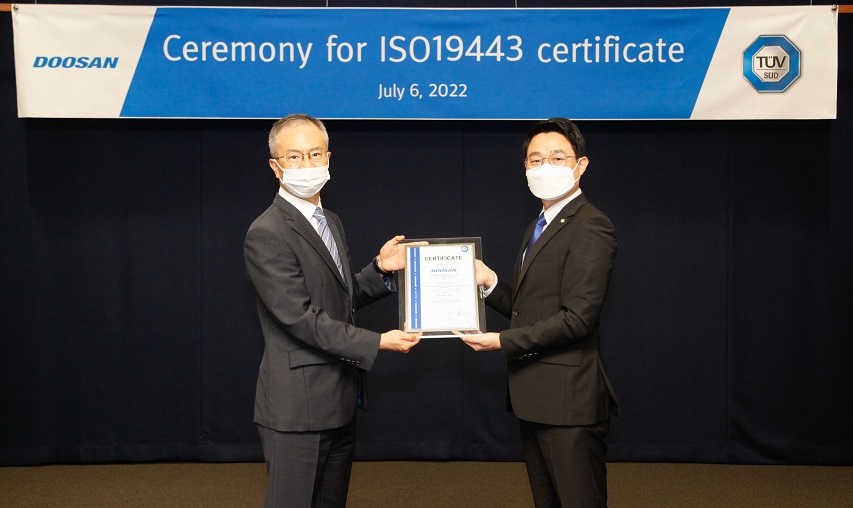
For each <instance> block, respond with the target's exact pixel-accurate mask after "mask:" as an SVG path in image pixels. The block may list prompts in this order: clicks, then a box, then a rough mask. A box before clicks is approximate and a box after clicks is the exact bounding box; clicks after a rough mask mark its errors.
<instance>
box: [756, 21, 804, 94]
mask: <svg viewBox="0 0 853 508" xmlns="http://www.w3.org/2000/svg"><path fill="white" fill-rule="evenodd" d="M743 77H744V78H746V80H747V81H749V84H751V85H752V87H753V88H755V89H756V90H757V91H758V92H759V93H773V92H784V91H785V90H787V89H788V87H789V86H791V84H792V83H793V82H794V81H796V80H797V78H799V77H800V50H799V49H798V48H797V47H796V46H794V44H793V43H792V42H791V41H789V40H788V38H787V37H785V36H784V35H762V36H759V37H758V38H757V39H755V41H753V43H752V44H750V45H749V47H747V48H746V49H745V50H744V52H743Z"/></svg>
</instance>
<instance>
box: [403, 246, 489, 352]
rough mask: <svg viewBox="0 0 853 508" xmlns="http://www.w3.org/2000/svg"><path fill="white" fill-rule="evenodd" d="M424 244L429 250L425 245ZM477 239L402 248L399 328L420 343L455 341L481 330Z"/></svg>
mask: <svg viewBox="0 0 853 508" xmlns="http://www.w3.org/2000/svg"><path fill="white" fill-rule="evenodd" d="M423 242H427V245H423ZM479 244H480V239H479V238H444V239H435V238H433V239H427V240H420V241H418V242H417V244H415V245H406V244H403V247H404V248H405V250H406V268H405V270H404V273H405V276H404V277H403V279H404V280H403V282H402V283H400V282H399V279H398V285H399V286H400V289H401V291H400V325H401V329H402V330H405V331H407V332H421V333H422V334H423V335H422V337H424V338H429V337H459V336H462V335H467V334H471V333H480V332H481V331H484V330H485V305H484V302H483V299H482V298H481V292H480V288H479V287H478V286H477V279H476V272H475V269H476V260H477V259H478V258H479V257H480V255H479V252H480V249H479V248H478V247H479Z"/></svg>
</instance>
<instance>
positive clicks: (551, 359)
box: [536, 349, 583, 367]
mask: <svg viewBox="0 0 853 508" xmlns="http://www.w3.org/2000/svg"><path fill="white" fill-rule="evenodd" d="M582 359H583V351H582V350H580V349H567V350H564V351H555V352H553V353H548V354H545V355H541V356H540V358H538V359H537V360H536V361H537V362H538V363H551V364H554V365H568V366H571V367H578V366H580V364H581V360H582Z"/></svg>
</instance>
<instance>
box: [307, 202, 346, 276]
mask: <svg viewBox="0 0 853 508" xmlns="http://www.w3.org/2000/svg"><path fill="white" fill-rule="evenodd" d="M314 218H315V219H317V233H318V234H319V235H320V239H321V240H323V243H325V244H326V248H327V249H329V254H331V255H332V259H333V260H334V261H335V264H336V265H337V266H338V271H339V272H341V277H343V278H344V282H345V283H346V280H347V278H346V277H345V276H344V268H343V266H341V255H340V254H339V253H338V246H337V244H336V243H335V239H334V237H332V230H330V229H329V223H328V222H326V216H325V215H323V209H322V208H320V207H319V206H318V207H317V208H316V209H315V210H314Z"/></svg>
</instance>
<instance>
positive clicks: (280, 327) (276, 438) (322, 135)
mask: <svg viewBox="0 0 853 508" xmlns="http://www.w3.org/2000/svg"><path fill="white" fill-rule="evenodd" d="M328 147H329V136H328V134H327V132H326V128H325V126H324V125H323V123H322V122H320V121H319V120H317V119H315V118H312V117H310V116H308V115H301V114H299V115H290V116H287V117H285V118H282V119H281V120H279V121H277V122H276V123H275V124H274V125H273V127H272V130H271V131H270V135H269V148H270V161H269V164H270V167H271V168H272V170H273V172H274V173H275V175H276V179H277V180H278V182H279V191H278V195H276V197H275V200H274V201H273V204H272V206H270V207H269V208H268V209H267V210H266V211H265V212H264V213H262V214H261V215H260V216H259V217H258V218H257V219H256V220H255V221H254V222H253V223H252V225H251V227H250V228H249V231H248V233H247V234H246V239H245V243H244V246H243V254H244V257H245V261H246V270H247V272H248V274H249V278H250V279H251V281H252V284H253V285H254V287H255V290H256V292H257V302H258V315H259V316H260V321H261V329H262V331H263V335H264V356H263V359H262V360H261V366H260V369H259V372H258V384H257V391H256V394H255V423H257V425H258V430H259V432H260V435H261V444H262V445H263V450H264V459H265V461H266V465H267V471H268V473H269V477H268V480H267V489H266V494H265V497H264V506H267V507H283V506H292V507H309V506H311V507H343V506H344V505H345V504H346V497H347V490H348V487H349V478H350V472H351V469H352V460H353V454H354V449H355V410H356V406H357V405H362V406H364V405H366V402H367V399H366V391H365V388H366V386H365V384H364V372H365V371H368V370H370V368H371V367H372V366H373V361H374V360H375V358H376V354H377V351H378V350H380V349H384V350H393V351H399V352H404V353H406V352H408V351H409V350H410V349H411V348H412V347H413V346H414V345H415V344H417V342H418V340H419V336H418V335H417V334H408V333H404V332H402V331H400V330H392V331H389V332H386V333H383V334H381V335H380V334H379V333H376V332H372V331H369V330H365V329H363V328H358V327H356V326H355V311H356V309H357V308H359V307H362V306H364V305H366V304H368V303H371V302H373V301H375V300H377V299H379V298H381V297H383V296H386V295H388V294H390V293H391V292H392V290H393V289H395V288H394V287H393V283H394V281H393V279H392V272H394V271H395V270H398V269H400V268H403V266H404V264H405V255H404V253H403V249H402V247H399V246H398V244H399V242H400V241H401V240H403V238H404V237H403V236H396V237H394V238H392V239H391V240H389V241H388V242H386V243H385V245H384V246H382V248H381V249H380V251H379V255H378V256H376V257H375V258H374V259H373V262H372V263H371V264H368V265H367V266H366V267H365V268H364V269H362V270H361V271H359V272H358V273H356V272H354V271H353V269H352V264H351V261H350V254H349V249H348V248H347V243H346V237H345V235H344V229H343V226H342V225H341V221H340V219H339V218H338V217H337V216H336V215H335V214H333V213H332V212H330V211H328V210H324V209H323V208H322V203H321V202H320V189H321V188H322V187H323V185H324V184H325V183H326V181H328V180H329V166H328V161H329V157H330V156H331V152H329V150H328Z"/></svg>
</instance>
